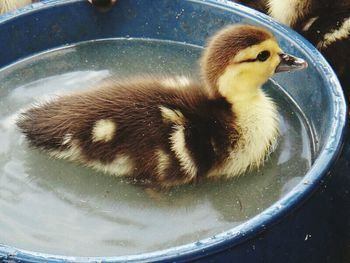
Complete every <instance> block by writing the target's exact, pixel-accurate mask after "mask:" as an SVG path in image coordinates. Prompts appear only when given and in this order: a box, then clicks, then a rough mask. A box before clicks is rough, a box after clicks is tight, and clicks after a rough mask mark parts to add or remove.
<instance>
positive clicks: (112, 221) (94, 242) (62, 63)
mask: <svg viewBox="0 0 350 263" xmlns="http://www.w3.org/2000/svg"><path fill="white" fill-rule="evenodd" d="M199 54H200V49H199V48H196V47H193V46H188V45H180V44H176V43H172V42H157V41H140V40H111V41H102V42H91V43H85V44H80V45H77V46H76V47H70V48H66V49H64V50H58V51H54V52H49V53H46V54H43V55H39V56H37V57H33V58H31V59H28V60H25V61H22V62H18V63H16V64H14V65H12V66H10V67H8V68H6V69H3V70H1V71H0V83H1V87H0V97H1V100H0V112H1V117H0V138H1V139H0V213H1V217H0V232H1V236H0V243H3V244H7V245H12V246H16V247H19V248H22V249H27V250H33V251H40V252H46V253H53V254H63V255H76V256H102V255H104V256H108V255H110V256H111V255H114V256H115V255H125V254H134V253H141V252H145V251H153V250H156V249H162V248H167V247H171V246H174V245H182V244H185V243H188V242H193V241H195V240H198V239H202V238H205V237H208V236H210V235H213V234H217V233H219V232H222V231H224V230H228V229H230V228H232V227H234V226H236V225H237V224H239V223H241V222H244V221H245V220H247V219H249V218H251V217H252V216H254V215H256V214H258V213H259V212H260V211H262V210H263V209H265V208H267V207H268V206H270V205H271V204H272V203H274V202H275V201H276V200H278V199H279V198H280V197H281V196H283V195H285V194H286V193H287V192H288V191H290V190H291V189H292V188H293V186H295V185H296V184H297V183H298V182H299V181H300V180H301V178H302V176H303V174H304V173H305V171H306V170H307V169H308V168H309V167H310V164H311V150H310V142H309V136H308V130H307V127H305V125H304V122H303V121H302V120H301V117H300V114H299V113H298V111H297V110H296V107H294V105H293V104H292V103H291V102H290V101H289V100H288V98H286V97H285V96H283V94H282V93H281V92H280V91H279V88H278V87H277V86H275V85H274V84H273V83H269V84H268V85H266V87H265V88H266V90H267V91H268V92H269V93H270V94H271V96H273V97H274V98H275V100H276V102H277V104H278V105H279V108H280V116H279V117H280V121H281V138H280V141H279V144H278V147H277V149H276V151H275V152H274V153H273V154H272V155H271V157H270V159H269V160H268V162H267V163H266V165H265V166H264V167H263V168H261V170H260V171H253V172H251V173H250V174H249V175H248V174H247V175H245V176H241V177H239V178H235V179H230V180H224V179H222V180H207V181H204V182H201V183H199V184H197V185H188V186H183V187H180V188H177V189H173V190H171V191H169V192H166V193H163V194H160V195H159V196H157V197H151V196H150V195H148V194H147V193H146V192H145V191H143V189H142V188H140V187H136V186H135V185H131V184H129V183H127V182H125V181H123V179H122V178H115V177H109V176H106V175H102V174H99V173H97V172H95V171H93V170H90V169H88V168H84V167H81V166H78V165H75V164H72V163H68V162H66V161H60V160H51V159H49V158H48V157H47V156H46V155H45V154H42V153H40V152H38V151H36V150H33V149H30V148H28V146H27V144H26V142H25V141H24V140H23V137H22V136H21V135H20V134H19V132H18V131H17V130H16V129H15V127H14V125H13V119H14V116H15V114H16V112H18V111H19V110H20V109H21V108H23V107H26V106H28V105H29V104H30V103H32V102H33V101H35V100H38V99H39V100H40V99H43V98H47V97H50V96H54V95H59V94H62V93H66V92H69V91H73V90H77V89H81V88H86V87H88V86H91V85H94V84H96V83H98V82H100V81H101V80H103V79H105V78H108V77H110V76H114V77H116V78H121V76H123V77H130V76H132V75H133V74H135V72H140V73H143V74H149V73H154V74H156V73H157V74H159V73H161V74H168V75H171V74H184V75H191V76H197V72H196V71H195V70H194V68H195V65H196V64H195V61H196V59H197V58H198V56H199Z"/></svg>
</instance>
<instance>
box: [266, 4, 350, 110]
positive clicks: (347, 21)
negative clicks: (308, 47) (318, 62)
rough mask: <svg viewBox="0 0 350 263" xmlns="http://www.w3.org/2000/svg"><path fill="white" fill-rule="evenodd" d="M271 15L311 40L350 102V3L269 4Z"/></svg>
mask: <svg viewBox="0 0 350 263" xmlns="http://www.w3.org/2000/svg"><path fill="white" fill-rule="evenodd" d="M268 6H269V14H270V15H271V16H272V17H273V18H275V19H276V20H277V21H279V22H281V23H283V24H286V25H288V26H290V27H292V28H293V29H295V30H296V31H298V32H299V33H300V34H301V35H303V36H304V37H305V38H306V39H308V40H309V41H310V42H311V43H312V44H313V45H314V46H315V47H316V48H317V49H318V50H319V51H320V52H321V53H322V54H323V55H324V56H325V58H326V59H327V61H328V62H329V63H330V65H331V66H332V68H333V69H334V71H335V72H336V74H337V76H338V78H339V80H340V82H341V84H342V88H343V90H344V94H345V97H346V99H347V102H348V103H349V102H350V74H349V72H350V48H349V46H350V1H349V0H284V1H280V0H269V1H268Z"/></svg>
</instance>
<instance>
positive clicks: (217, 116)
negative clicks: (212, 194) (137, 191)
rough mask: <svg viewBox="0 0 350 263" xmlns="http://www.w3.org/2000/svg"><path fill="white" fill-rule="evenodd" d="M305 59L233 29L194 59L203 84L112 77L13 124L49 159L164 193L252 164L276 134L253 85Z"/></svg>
mask: <svg viewBox="0 0 350 263" xmlns="http://www.w3.org/2000/svg"><path fill="white" fill-rule="evenodd" d="M306 66H307V63H306V62H305V61H304V60H302V59H299V58H296V57H293V56H291V55H287V54H284V53H283V52H282V50H281V48H280V47H279V46H278V43H277V41H276V39H275V38H274V36H273V35H272V34H271V33H270V32H269V31H267V30H265V29H264V28H261V27H257V26H252V25H231V26H228V27H226V28H224V29H222V30H220V31H219V32H218V33H216V34H215V35H214V36H213V38H212V39H211V40H210V41H209V43H208V45H207V46H206V48H205V51H204V52H203V54H202V58H201V75H202V77H201V79H200V80H198V81H195V80H189V79H188V78H183V77H180V76H177V77H173V78H170V79H169V78H155V77H153V78H152V77H149V78H139V79H137V78H136V79H135V80H132V81H115V80H110V81H107V82H106V83H103V84H102V85H101V86H100V87H94V88H92V89H88V90H85V91H80V92H76V93H73V94H69V95H68V94H67V95H63V96H60V97H58V98H55V99H52V100H50V101H48V102H43V103H41V104H37V105H34V106H33V107H30V108H29V109H27V110H25V111H24V112H22V113H21V114H20V115H19V118H18V119H17V122H16V123H17V126H18V127H19V129H20V130H21V131H22V132H23V134H24V135H25V137H26V138H27V140H28V141H29V144H30V145H31V146H33V147H36V148H39V149H41V150H44V151H46V152H47V153H48V154H49V155H50V156H52V157H55V158H62V159H67V160H71V161H76V162H79V163H82V164H84V165H86V166H89V167H92V168H95V169H97V170H99V171H103V172H105V173H109V174H113V175H117V176H126V177H128V178H130V179H132V180H135V181H138V182H140V183H142V184H144V185H146V186H148V187H149V186H151V187H156V188H161V189H164V188H169V187H173V186H177V185H181V184H186V183H191V182H196V181H197V180H199V179H201V178H204V177H218V176H220V175H222V176H226V177H232V176H237V175H239V174H242V173H244V172H245V171H246V170H247V169H249V168H251V167H258V166H260V165H261V164H262V163H263V161H264V158H265V157H266V155H267V153H268V151H269V148H270V147H271V145H273V144H274V143H275V142H276V139H277V137H278V117H277V108H276V105H275V104H274V102H273V101H272V99H271V98H269V97H268V96H267V95H266V94H265V93H264V92H263V90H262V89H261V86H262V84H264V83H265V82H266V81H267V80H268V78H269V77H271V76H272V75H273V74H274V73H275V72H283V71H291V70H297V69H302V68H305V67H306Z"/></svg>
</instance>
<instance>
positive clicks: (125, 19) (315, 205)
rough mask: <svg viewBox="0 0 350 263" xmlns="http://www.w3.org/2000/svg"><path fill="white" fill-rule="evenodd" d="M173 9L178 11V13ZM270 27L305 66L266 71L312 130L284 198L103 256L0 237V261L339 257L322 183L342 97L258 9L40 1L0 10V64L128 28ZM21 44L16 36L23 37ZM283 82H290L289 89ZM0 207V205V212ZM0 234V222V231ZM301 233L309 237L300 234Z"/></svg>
mask: <svg viewBox="0 0 350 263" xmlns="http://www.w3.org/2000/svg"><path fill="white" fill-rule="evenodd" d="M179 13H181V14H182V15H181V16H178V15H177V14H179ZM231 23H250V24H258V25H263V26H265V27H267V28H268V29H270V30H271V31H273V33H274V34H275V36H276V37H277V39H278V41H279V42H280V44H281V46H282V48H283V49H284V50H285V51H286V52H288V53H292V54H295V55H296V56H300V57H303V58H306V60H307V61H308V63H309V69H308V70H306V71H303V72H301V73H298V74H296V75H295V76H293V78H290V75H278V76H276V77H274V79H275V80H276V81H277V82H279V83H280V84H281V85H282V86H283V87H285V88H286V89H287V91H288V92H289V94H290V95H291V96H292V97H293V98H294V100H295V101H296V102H297V104H298V105H299V106H300V107H301V109H302V111H303V112H304V114H305V116H306V118H307V120H308V121H309V124H310V126H311V127H312V129H313V132H314V136H315V141H316V147H315V160H314V163H313V165H312V168H311V169H310V170H309V171H308V173H307V174H306V175H305V176H304V178H303V180H302V181H301V182H300V183H299V184H298V185H297V186H296V187H294V188H293V190H292V191H291V192H290V193H288V194H287V195H286V196H285V197H284V198H283V199H281V200H279V201H278V202H276V203H275V204H273V205H272V206H271V207H269V208H268V209H266V210H265V211H263V212H262V213H260V214H259V215H257V216H255V217H254V218H252V219H250V220H248V221H247V222H245V223H243V224H241V225H239V226H237V227H235V228H233V229H228V230H227V231H226V232H223V233H217V235H215V236H212V237H210V238H208V239H205V240H198V242H195V243H191V244H186V245H183V246H180V247H173V248H170V249H167V250H162V251H155V252H153V253H147V254H140V255H129V256H121V257H106V258H102V257H99V258H87V257H86V258H84V257H79V258H77V257H69V256H67V257H64V256H55V255H47V254H41V253H36V252H32V251H24V250H21V249H18V248H13V247H9V246H6V244H3V245H0V260H3V261H4V262H13V261H18V262H95V261H97V262H100V261H102V262H139V261H140V262H155V261H167V262H174V261H176V262H182V261H201V262H224V261H225V262H269V263H274V262H318V263H319V262H340V261H339V258H340V257H339V253H338V252H337V250H336V247H337V246H338V245H339V243H337V242H338V241H337V238H336V237H335V236H334V231H333V230H334V224H336V223H337V222H335V221H334V217H332V211H333V210H332V209H331V208H332V205H333V203H332V200H330V198H329V194H328V192H327V191H328V190H327V185H328V182H329V180H328V179H329V177H330V176H329V175H330V170H331V167H332V164H333V163H334V162H335V160H336V158H337V157H338V155H339V152H340V149H341V145H342V144H343V141H344V129H345V122H346V106H345V102H344V98H343V94H342V91H341V87H340V85H339V83H338V80H337V78H336V76H335V75H334V73H333V71H332V69H331V68H330V67H329V65H328V63H327V62H326V61H325V60H324V58H323V57H322V56H321V55H320V54H319V53H318V52H317V50H316V49H315V48H314V47H313V46H312V45H311V44H310V43H309V42H308V41H306V40H305V39H303V38H302V37H301V36H299V35H298V34H297V33H295V32H294V31H292V30H290V29H288V28H286V27H284V26H281V25H279V24H278V23H276V22H274V21H272V20H271V19H270V18H268V17H267V16H264V15H262V14H260V13H258V12H255V11H253V10H251V9H248V8H244V7H241V6H239V5H236V4H233V3H231V2H228V1H223V0H220V1H215V0H207V1H200V0H152V1H149V0H120V1H119V3H118V4H117V6H115V8H113V9H112V10H111V11H110V12H108V13H100V12H98V11H97V10H95V9H94V8H93V7H92V6H91V5H90V4H89V3H88V2H87V1H83V0H73V1H67V0H62V1H46V2H43V3H37V4H35V5H34V6H30V7H27V8H24V9H22V10H21V11H16V12H15V13H11V14H8V15H6V16H3V17H0V68H1V67H4V66H6V65H8V64H10V63H13V62H15V61H17V60H19V59H22V58H24V57H28V56H31V55H33V54H36V53H38V52H42V51H45V50H48V49H52V48H56V47H60V46H63V45H67V44H73V43H76V42H81V41H86V40H94V39H102V38H115V37H137V38H152V39H166V40H174V41H178V42H187V43H191V44H195V45H203V44H204V42H205V40H206V39H207V37H208V36H209V35H211V34H212V33H213V32H215V31H216V30H218V29H219V28H221V27H222V26H224V25H226V24H231ZM24 43H25V44H24ZM292 83H294V84H297V85H294V86H298V87H300V88H299V89H290V90H288V86H290V85H291V84H292ZM5 212H6V211H0V213H5ZM0 233H1V230H0ZM305 237H308V238H305Z"/></svg>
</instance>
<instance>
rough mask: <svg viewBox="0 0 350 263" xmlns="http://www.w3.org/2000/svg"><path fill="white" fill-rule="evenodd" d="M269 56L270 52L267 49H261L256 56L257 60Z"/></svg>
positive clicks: (263, 59) (262, 59)
mask: <svg viewBox="0 0 350 263" xmlns="http://www.w3.org/2000/svg"><path fill="white" fill-rule="evenodd" d="M269 57H270V52H269V51H267V50H264V51H261V52H260V53H259V54H258V56H257V57H256V59H257V60H259V61H266V60H267V59H268V58H269Z"/></svg>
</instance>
